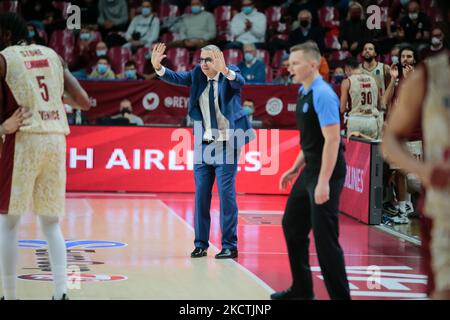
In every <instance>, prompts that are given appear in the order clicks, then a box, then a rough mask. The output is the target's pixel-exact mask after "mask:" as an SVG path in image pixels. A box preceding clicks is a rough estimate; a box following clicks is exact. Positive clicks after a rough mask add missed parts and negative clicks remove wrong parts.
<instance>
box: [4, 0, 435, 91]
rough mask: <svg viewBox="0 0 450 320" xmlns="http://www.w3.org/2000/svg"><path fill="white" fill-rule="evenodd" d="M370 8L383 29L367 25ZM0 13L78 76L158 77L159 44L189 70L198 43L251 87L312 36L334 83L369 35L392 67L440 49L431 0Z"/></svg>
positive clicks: (159, 4)
mask: <svg viewBox="0 0 450 320" xmlns="http://www.w3.org/2000/svg"><path fill="white" fill-rule="evenodd" d="M70 3H72V4H74V5H77V6H79V7H80V8H81V22H82V28H81V30H68V29H67V26H66V20H65V19H66V18H67V16H68V13H67V8H68V7H69V5H70ZM373 4H375V5H378V6H379V7H380V8H381V29H380V30H377V29H375V30H370V29H368V28H367V27H366V19H367V13H366V8H367V7H368V6H370V5H373ZM2 10H3V11H17V12H20V13H21V14H22V15H23V16H24V18H25V19H26V20H27V22H28V23H29V24H28V28H29V29H28V30H29V38H30V41H31V42H34V43H37V44H44V45H48V46H50V47H53V48H54V49H55V50H56V51H57V52H58V53H59V54H60V55H61V56H62V57H63V58H64V59H65V60H66V62H67V63H68V66H69V68H70V70H71V71H72V72H73V73H74V74H75V75H76V76H77V77H78V78H81V79H83V78H95V79H153V78H155V73H154V70H152V68H151V65H150V63H149V59H150V54H151V49H152V46H153V44H155V43H157V42H160V41H161V42H165V43H166V44H167V46H168V48H169V49H168V52H167V53H168V59H167V61H166V62H170V64H171V66H173V67H174V69H175V70H176V71H181V70H189V69H190V68H191V67H192V65H195V64H196V63H197V62H198V61H197V60H198V57H199V50H200V48H201V47H203V46H205V45H206V44H209V43H214V44H216V45H218V46H219V47H220V48H221V49H222V50H224V54H225V57H226V60H227V62H228V63H233V64H236V65H239V67H240V68H241V69H242V70H243V72H244V74H245V76H246V80H247V82H248V83H272V82H276V83H284V84H288V83H290V79H289V76H288V75H287V71H286V70H287V69H286V65H284V66H283V63H284V64H286V63H287V62H286V59H285V57H286V54H287V53H288V52H289V48H290V47H291V46H293V45H295V44H298V43H303V42H305V41H309V40H312V41H315V42H316V43H317V44H318V46H319V48H320V50H321V53H322V55H323V58H324V59H323V60H324V61H323V63H322V65H323V68H322V72H321V74H322V75H323V76H324V78H325V79H327V80H329V81H330V82H331V83H336V84H337V83H339V78H340V75H339V73H338V74H337V75H335V69H336V68H337V67H342V66H343V61H344V60H345V59H346V58H349V57H355V58H357V59H358V60H359V61H360V62H362V60H363V59H362V56H361V52H362V49H363V44H364V43H366V42H367V41H371V42H373V43H374V44H375V45H376V46H377V48H378V52H377V54H378V58H379V59H378V60H379V61H381V62H384V63H387V64H389V65H390V64H391V63H392V61H393V59H394V61H395V59H397V58H395V55H393V53H392V52H391V50H392V49H393V48H400V47H402V46H406V45H408V46H411V47H413V48H414V49H415V50H417V52H418V56H419V57H420V58H423V57H424V56H426V55H427V54H429V53H430V51H433V50H435V49H437V48H439V46H442V41H439V39H440V38H442V31H441V30H440V29H439V21H440V17H439V15H438V13H437V12H436V10H435V8H434V6H433V1H432V0H420V1H418V0H360V1H349V0H284V1H283V0H278V1H264V0H263V1H256V0H154V1H142V0H128V1H127V0H99V1H93V0H75V1H71V2H68V1H52V0H22V1H2V2H1V4H0V11H2ZM395 50H397V51H398V49H395ZM395 50H394V51H395ZM283 59H284V60H283ZM125 65H127V66H128V67H126V66H125ZM133 70H135V71H133ZM338 70H339V69H338ZM336 76H337V78H338V79H335V77H336Z"/></svg>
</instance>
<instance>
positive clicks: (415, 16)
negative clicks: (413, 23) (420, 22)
mask: <svg viewBox="0 0 450 320" xmlns="http://www.w3.org/2000/svg"><path fill="white" fill-rule="evenodd" d="M408 16H409V18H410V19H411V20H416V19H417V18H419V14H418V13H417V12H415V13H410V14H409V15H408Z"/></svg>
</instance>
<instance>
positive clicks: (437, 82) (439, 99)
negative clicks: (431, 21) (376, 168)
mask: <svg viewBox="0 0 450 320" xmlns="http://www.w3.org/2000/svg"><path fill="white" fill-rule="evenodd" d="M436 5H437V6H438V7H439V8H440V9H441V10H440V12H442V17H443V18H444V22H445V27H446V28H445V29H446V30H445V31H444V32H445V33H446V37H447V40H449V38H450V33H449V26H450V21H449V20H450V19H449V18H450V17H449V15H450V3H449V2H448V1H444V0H437V1H436ZM447 43H448V42H447ZM420 123H422V128H423V139H424V148H425V152H424V155H425V161H419V160H418V159H416V158H415V157H414V156H412V155H411V154H410V153H409V152H408V151H407V149H406V148H405V144H404V142H405V140H406V139H407V138H408V137H409V135H410V134H411V133H412V132H413V130H414V129H415V128H416V127H417V126H418V125H419V124H420ZM382 150H383V152H384V153H385V154H386V155H387V157H388V159H389V160H390V161H391V162H393V163H394V164H397V165H398V166H400V167H401V168H403V169H404V170H405V171H406V172H411V173H415V174H417V175H418V176H419V177H420V179H421V181H422V183H423V185H424V186H425V187H426V188H427V192H426V196H425V215H427V216H429V217H431V218H432V219H433V225H432V238H431V263H432V268H433V274H434V280H435V281H434V282H435V283H434V285H435V291H434V293H433V295H432V297H433V298H435V299H446V300H448V299H450V201H449V198H450V52H449V51H447V50H446V51H444V52H442V53H440V54H437V55H435V56H433V57H431V58H429V59H428V60H426V61H425V63H424V64H421V65H420V66H419V67H418V68H417V69H416V70H415V71H414V72H413V73H412V74H411V75H410V76H409V77H408V79H406V80H405V82H404V83H403V85H402V87H401V88H400V92H399V97H398V104H397V106H396V108H395V109H394V110H393V111H392V114H391V116H390V118H389V120H388V125H387V128H386V132H385V135H384V138H383V144H382Z"/></svg>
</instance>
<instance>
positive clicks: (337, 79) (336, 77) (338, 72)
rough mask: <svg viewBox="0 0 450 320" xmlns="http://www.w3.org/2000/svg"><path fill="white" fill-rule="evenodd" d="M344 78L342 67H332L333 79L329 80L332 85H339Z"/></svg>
mask: <svg viewBox="0 0 450 320" xmlns="http://www.w3.org/2000/svg"><path fill="white" fill-rule="evenodd" d="M344 79H345V72H344V68H342V67H337V68H336V69H334V73H333V79H332V80H331V84H332V85H341V83H342V81H343V80H344Z"/></svg>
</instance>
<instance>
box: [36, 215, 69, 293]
mask: <svg viewBox="0 0 450 320" xmlns="http://www.w3.org/2000/svg"><path fill="white" fill-rule="evenodd" d="M39 221H40V224H41V230H42V233H43V234H44V236H45V239H46V240H47V243H48V255H49V257H50V266H51V269H52V274H53V281H54V285H55V292H54V298H55V300H60V299H62V297H63V295H64V294H65V293H67V256H66V244H65V241H64V238H63V235H62V232H61V228H60V226H59V218H58V217H48V216H40V217H39Z"/></svg>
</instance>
